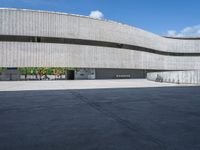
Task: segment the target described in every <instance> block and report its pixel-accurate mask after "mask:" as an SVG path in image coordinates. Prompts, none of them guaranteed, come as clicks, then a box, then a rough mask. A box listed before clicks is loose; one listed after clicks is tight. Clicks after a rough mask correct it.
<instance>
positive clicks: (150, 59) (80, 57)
mask: <svg viewBox="0 0 200 150" xmlns="http://www.w3.org/2000/svg"><path fill="white" fill-rule="evenodd" d="M0 35H20V36H21V35H25V36H42V37H58V38H73V39H88V40H95V41H106V42H115V43H122V44H130V45H135V46H142V47H146V48H151V49H155V50H159V51H165V52H177V53H181V52H185V53H200V40H180V39H169V38H164V37H160V36H158V35H155V34H152V33H149V32H146V31H143V30H141V29H137V28H134V27H130V26H127V25H123V24H120V23H116V22H113V21H105V20H97V19H92V18H89V17H84V16H77V15H70V14H63V13H54V12H45V11H32V10H17V9H0ZM199 62H200V57H199V56H184V57H181V56H166V55H158V54H153V53H148V52H141V51H134V50H127V49H123V48H122V49H119V48H109V47H100V46H84V45H73V44H55V43H33V42H27V43H23V42H3V41H1V42H0V67H26V66H30V67H31V66H34V67H40V66H43V67H44V66H45V67H48V66H51V67H54V66H55V67H57V66H64V67H84V68H127V69H154V70H190V69H200V63H199Z"/></svg>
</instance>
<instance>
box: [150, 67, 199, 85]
mask: <svg viewBox="0 0 200 150" xmlns="http://www.w3.org/2000/svg"><path fill="white" fill-rule="evenodd" d="M147 79H148V80H151V81H157V82H167V83H177V84H200V70H195V71H169V72H153V73H147Z"/></svg>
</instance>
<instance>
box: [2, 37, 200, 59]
mask: <svg viewBox="0 0 200 150" xmlns="http://www.w3.org/2000/svg"><path fill="white" fill-rule="evenodd" d="M0 41H3V42H37V43H58V44H75V45H76V44H77V45H88V46H100V47H111V48H119V49H129V50H135V51H142V52H148V53H154V54H158V55H167V56H200V53H190V52H187V53H183V52H165V51H159V50H155V49H151V48H147V47H141V46H135V45H129V44H123V43H114V42H106V41H95V40H87V39H73V38H58V37H41V36H22V35H0ZM188 51H189V50H188Z"/></svg>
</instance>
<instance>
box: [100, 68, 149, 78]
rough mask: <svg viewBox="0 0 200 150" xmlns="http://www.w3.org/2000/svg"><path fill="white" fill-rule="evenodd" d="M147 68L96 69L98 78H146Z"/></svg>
mask: <svg viewBox="0 0 200 150" xmlns="http://www.w3.org/2000/svg"><path fill="white" fill-rule="evenodd" d="M145 72H146V71H145V70H133V69H96V79H105V78H106V79H123V78H146V73H145Z"/></svg>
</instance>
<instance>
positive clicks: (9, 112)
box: [0, 86, 200, 150]
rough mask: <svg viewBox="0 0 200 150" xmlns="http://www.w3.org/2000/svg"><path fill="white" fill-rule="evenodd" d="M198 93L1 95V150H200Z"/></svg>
mask: <svg viewBox="0 0 200 150" xmlns="http://www.w3.org/2000/svg"><path fill="white" fill-rule="evenodd" d="M199 90H200V87H197V86H196V87H146V88H141V87H140V88H139V87H135V88H133V87H132V88H115V89H113V88H110V89H82V90H78V89H74V90H38V91H36V90H35V91H1V92H0V149H1V150H27V149H28V150H59V149H60V150H61V149H62V150H199V149H200V134H199V133H200V109H199V108H200V99H199V98H200V93H199Z"/></svg>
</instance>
